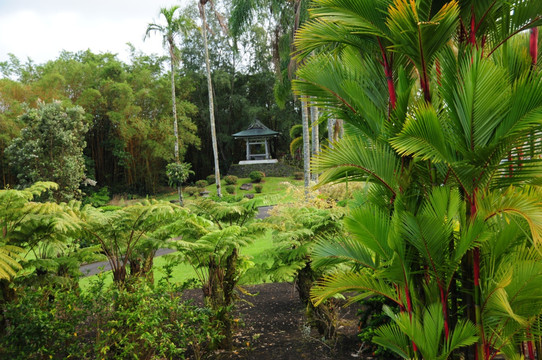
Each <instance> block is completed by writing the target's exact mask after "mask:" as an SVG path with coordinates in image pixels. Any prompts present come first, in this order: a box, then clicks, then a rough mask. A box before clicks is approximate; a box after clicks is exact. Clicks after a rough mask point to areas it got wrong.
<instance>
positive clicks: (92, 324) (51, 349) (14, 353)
mask: <svg viewBox="0 0 542 360" xmlns="http://www.w3.org/2000/svg"><path fill="white" fill-rule="evenodd" d="M136 289H137V291H127V290H126V289H122V288H118V287H111V286H110V287H107V286H104V283H103V279H97V280H96V282H95V283H93V284H92V285H91V287H90V288H89V289H87V290H85V291H80V290H76V291H73V290H68V289H62V288H60V289H58V288H56V289H55V288H52V287H39V288H37V289H30V288H28V289H26V290H23V291H22V292H20V293H19V297H18V299H17V300H16V301H13V302H11V303H9V304H8V305H7V306H6V309H5V313H6V324H7V326H6V327H5V329H4V330H3V334H2V336H1V337H0V356H2V358H9V359H14V360H15V359H21V360H22V359H44V358H54V359H59V358H74V359H155V358H170V359H171V358H175V359H184V358H186V357H187V356H189V355H191V358H195V359H199V358H201V356H203V355H204V353H205V352H206V349H208V347H209V344H210V343H211V342H213V341H215V342H216V341H219V340H220V339H221V336H220V335H219V331H218V325H217V324H216V323H215V322H213V320H212V319H213V313H212V312H211V311H210V310H209V309H205V308H198V307H196V306H194V305H191V304H190V303H188V302H186V301H183V300H182V299H181V296H182V290H183V289H182V288H179V287H175V286H173V285H170V284H169V283H167V282H166V281H164V282H162V283H160V284H159V285H156V286H149V284H146V283H144V282H143V283H138V284H136Z"/></svg>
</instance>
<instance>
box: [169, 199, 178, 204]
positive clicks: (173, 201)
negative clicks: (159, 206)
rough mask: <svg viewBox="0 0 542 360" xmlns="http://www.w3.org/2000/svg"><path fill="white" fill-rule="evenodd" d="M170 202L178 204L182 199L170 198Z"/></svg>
mask: <svg viewBox="0 0 542 360" xmlns="http://www.w3.org/2000/svg"><path fill="white" fill-rule="evenodd" d="M169 202H170V203H172V204H178V203H179V202H180V201H179V199H176V200H169Z"/></svg>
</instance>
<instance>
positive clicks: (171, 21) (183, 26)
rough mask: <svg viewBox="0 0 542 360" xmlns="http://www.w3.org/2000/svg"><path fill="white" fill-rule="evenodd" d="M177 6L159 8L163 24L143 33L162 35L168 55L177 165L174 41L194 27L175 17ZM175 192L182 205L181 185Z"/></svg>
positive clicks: (183, 19) (188, 21) (154, 25)
mask: <svg viewBox="0 0 542 360" xmlns="http://www.w3.org/2000/svg"><path fill="white" fill-rule="evenodd" d="M178 9H179V6H172V7H170V8H161V9H160V15H162V16H163V17H164V19H165V20H166V23H165V24H157V23H151V24H148V25H147V31H146V32H145V37H144V39H147V38H148V37H149V36H150V34H151V33H154V32H158V33H160V34H161V35H162V45H163V46H164V47H166V48H167V50H168V53H169V62H170V72H171V104H172V112H173V134H174V136H175V162H176V163H177V164H179V163H180V162H181V160H180V156H179V127H178V122H177V100H176V96H175V65H176V64H177V63H178V61H179V56H178V52H179V50H178V48H177V45H176V39H177V37H178V36H180V35H183V36H186V35H187V34H188V31H189V30H190V29H191V28H193V27H194V26H195V25H194V23H193V22H192V20H191V19H190V18H189V17H187V16H183V15H180V16H176V12H177V10H178ZM177 192H178V194H179V202H180V204H181V205H182V204H183V195H182V191H181V185H180V184H179V185H178V186H177Z"/></svg>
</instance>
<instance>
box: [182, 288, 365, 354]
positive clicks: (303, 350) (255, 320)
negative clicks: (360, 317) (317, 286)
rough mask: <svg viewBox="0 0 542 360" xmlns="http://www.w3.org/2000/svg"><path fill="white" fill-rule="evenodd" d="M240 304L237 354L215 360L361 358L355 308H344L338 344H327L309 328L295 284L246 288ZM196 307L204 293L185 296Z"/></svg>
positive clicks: (194, 291) (193, 292)
mask: <svg viewBox="0 0 542 360" xmlns="http://www.w3.org/2000/svg"><path fill="white" fill-rule="evenodd" d="M244 288H245V289H246V290H247V291H248V292H250V293H251V294H257V295H256V296H248V295H243V294H241V298H242V300H241V301H239V302H237V304H236V308H237V310H236V312H237V313H236V317H238V318H239V324H240V326H239V327H238V329H237V330H236V334H235V340H234V341H235V350H234V352H233V353H215V354H213V355H211V356H210V358H211V359H221V360H222V359H228V360H232V359H254V360H256V359H257V360H289V359H292V360H294V359H308V360H328V359H329V360H331V359H333V360H346V359H350V360H351V359H356V358H358V356H357V352H358V350H359V348H360V344H359V340H358V339H357V336H356V334H357V317H356V311H357V309H355V308H354V307H347V308H340V310H339V328H338V333H339V336H338V340H337V341H336V343H334V344H329V343H324V342H323V341H322V339H321V338H320V336H319V335H318V332H317V331H316V330H311V329H310V327H309V326H307V320H306V318H305V308H304V306H303V305H302V303H301V302H300V300H299V297H298V294H297V291H296V290H295V287H294V286H293V285H292V284H288V283H279V284H262V285H252V286H247V287H244ZM185 295H186V296H187V297H188V298H193V299H194V300H195V301H196V303H200V302H201V290H189V291H187V292H186V293H185Z"/></svg>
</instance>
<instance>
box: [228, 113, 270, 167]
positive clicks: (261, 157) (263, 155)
mask: <svg viewBox="0 0 542 360" xmlns="http://www.w3.org/2000/svg"><path fill="white" fill-rule="evenodd" d="M279 135H280V133H279V132H278V131H274V130H271V129H269V128H268V127H267V126H265V125H264V124H262V123H261V121H260V120H257V119H256V120H254V122H253V123H252V124H251V125H250V126H249V127H248V129H246V130H243V131H240V132H238V133H235V134H233V135H232V136H233V138H234V139H244V140H245V142H246V148H247V156H246V160H242V161H240V162H239V164H240V165H247V164H272V163H276V162H277V159H272V158H271V153H270V151H269V140H270V139H272V138H276V137H277V136H279ZM262 145H263V151H264V152H261V151H262V150H261V149H262ZM255 147H256V149H254V148H255ZM251 148H252V149H253V150H255V151H259V153H257V152H251Z"/></svg>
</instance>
